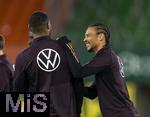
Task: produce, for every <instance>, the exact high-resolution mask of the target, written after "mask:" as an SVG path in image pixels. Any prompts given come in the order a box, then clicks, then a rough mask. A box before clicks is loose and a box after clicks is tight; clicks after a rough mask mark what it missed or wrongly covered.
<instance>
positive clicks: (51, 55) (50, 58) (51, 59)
mask: <svg viewBox="0 0 150 117" xmlns="http://www.w3.org/2000/svg"><path fill="white" fill-rule="evenodd" d="M36 60H37V64H38V66H39V67H40V68H41V69H42V70H44V71H46V72H52V71H54V70H56V69H57V68H58V67H59V65H60V55H59V54H58V52H56V51H55V50H53V49H49V48H47V49H43V50H41V51H40V52H39V53H38V55H37V59H36Z"/></svg>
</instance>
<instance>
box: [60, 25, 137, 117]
mask: <svg viewBox="0 0 150 117" xmlns="http://www.w3.org/2000/svg"><path fill="white" fill-rule="evenodd" d="M60 41H61V42H62V44H65V46H64V47H65V48H66V55H67V56H68V57H67V58H68V61H69V65H70V67H71V71H72V72H73V75H74V77H76V78H79V77H86V76H89V75H93V74H95V84H94V85H92V87H96V89H97V90H95V92H97V95H98V99H99V102H100V103H99V104H100V107H101V111H102V114H103V117H139V114H138V113H137V111H136V109H135V107H134V105H133V103H132V101H131V100H130V98H129V94H128V90H127V87H126V84H125V75H124V71H123V64H122V61H121V59H120V58H119V56H118V55H116V53H115V52H114V51H113V49H112V48H111V46H110V44H109V42H110V32H109V29H108V28H107V26H105V25H103V24H93V25H90V26H89V27H88V28H87V30H86V33H85V38H84V43H85V45H86V48H87V50H88V51H89V52H94V53H95V57H94V58H93V59H92V60H91V61H90V62H89V63H87V64H86V65H84V66H81V65H80V63H79V62H78V61H77V60H76V57H75V56H74V55H73V52H72V49H71V48H73V47H72V46H71V41H69V40H67V39H66V38H64V39H62V40H60ZM89 91H90V90H89ZM92 91H93V90H92ZM95 97H96V95H95ZM93 98H94V97H93Z"/></svg>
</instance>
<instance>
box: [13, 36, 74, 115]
mask: <svg viewBox="0 0 150 117" xmlns="http://www.w3.org/2000/svg"><path fill="white" fill-rule="evenodd" d="M15 69H16V70H15V87H14V89H15V91H36V92H37V91H38V92H50V99H51V101H52V104H53V106H54V108H55V111H56V113H57V114H58V115H59V116H62V117H74V116H75V114H76V105H75V96H74V90H73V87H72V83H71V79H70V77H71V73H70V70H69V67H68V64H67V59H66V56H65V52H64V50H63V49H62V48H61V46H60V45H59V43H58V42H57V41H56V40H52V39H51V38H50V37H49V36H45V37H40V38H37V39H34V41H33V42H32V44H31V46H30V47H29V48H27V49H26V50H24V51H23V52H22V53H20V54H19V55H18V57H17V60H16V68H15Z"/></svg>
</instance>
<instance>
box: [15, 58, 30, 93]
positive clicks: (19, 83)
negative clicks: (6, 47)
mask: <svg viewBox="0 0 150 117" xmlns="http://www.w3.org/2000/svg"><path fill="white" fill-rule="evenodd" d="M22 60H24V59H23V56H20V55H19V56H17V59H16V62H15V72H14V81H13V91H15V92H17V91H19V92H20V91H26V88H27V87H26V84H27V81H26V78H25V77H26V76H25V71H24V66H23V65H24V63H23V61H22Z"/></svg>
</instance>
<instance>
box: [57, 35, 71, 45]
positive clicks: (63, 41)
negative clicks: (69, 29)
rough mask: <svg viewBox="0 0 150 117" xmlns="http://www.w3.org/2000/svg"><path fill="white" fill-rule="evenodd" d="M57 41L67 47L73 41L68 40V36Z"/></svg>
mask: <svg viewBox="0 0 150 117" xmlns="http://www.w3.org/2000/svg"><path fill="white" fill-rule="evenodd" d="M56 40H58V41H59V42H60V43H61V44H64V45H66V44H68V43H70V42H71V40H69V39H68V38H67V36H62V37H59V38H57V39H56Z"/></svg>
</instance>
